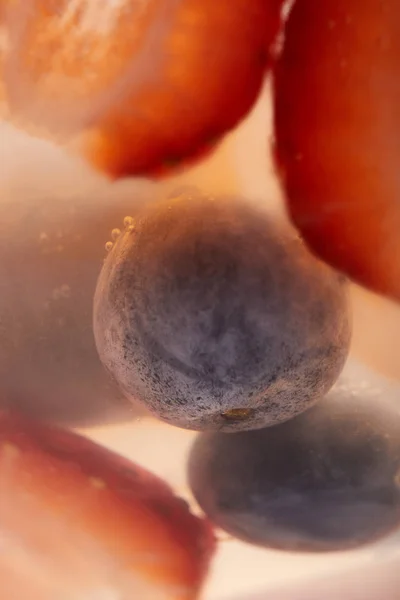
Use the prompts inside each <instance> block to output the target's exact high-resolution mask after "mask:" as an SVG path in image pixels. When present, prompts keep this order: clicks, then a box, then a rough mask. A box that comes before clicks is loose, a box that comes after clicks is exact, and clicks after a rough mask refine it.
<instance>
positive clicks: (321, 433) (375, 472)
mask: <svg viewBox="0 0 400 600" xmlns="http://www.w3.org/2000/svg"><path fill="white" fill-rule="evenodd" d="M361 383H362V382H361ZM361 383H360V385H361ZM356 391H357V390H355V391H354V390H352V389H349V390H348V391H347V392H346V393H343V392H342V393H340V392H339V391H333V392H331V394H330V395H329V397H328V398H327V399H325V400H323V401H322V402H320V403H318V404H317V405H316V406H314V407H312V408H310V409H309V410H308V411H307V412H305V413H303V414H302V415H299V416H297V417H295V418H294V419H292V420H290V421H288V422H286V423H282V424H280V425H276V426H275V427H269V428H265V429H260V430H257V431H252V432H240V433H237V434H234V435H226V434H223V433H204V434H201V435H200V436H199V437H198V438H197V440H196V441H195V444H194V446H193V449H192V451H191V455H190V460H189V479H190V484H191V488H192V490H193V493H194V495H195V497H196V499H197V501H198V503H199V504H200V506H201V507H202V508H203V510H204V511H205V513H206V514H207V515H208V516H209V517H210V518H211V519H212V520H213V521H214V522H215V523H216V524H217V525H219V526H220V527H221V528H223V529H225V530H226V531H228V532H229V533H230V534H232V535H234V536H236V537H238V538H240V539H242V540H245V541H247V542H250V543H253V544H258V545H262V546H266V547H272V548H279V549H283V550H289V551H329V550H343V549H347V548H352V547H357V546H360V545H362V544H365V543H367V542H371V541H374V540H376V539H378V538H379V537H381V536H383V535H385V534H386V533H388V532H391V531H392V530H394V529H395V528H397V527H400V408H399V407H398V406H396V405H393V406H385V403H384V398H379V397H378V398H375V399H374V401H371V400H367V399H366V398H365V397H364V396H363V394H364V393H363V392H362V390H361V394H359V397H358V398H357V399H356V398H355V394H356Z"/></svg>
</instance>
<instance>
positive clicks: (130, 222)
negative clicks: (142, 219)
mask: <svg viewBox="0 0 400 600" xmlns="http://www.w3.org/2000/svg"><path fill="white" fill-rule="evenodd" d="M134 224H135V220H134V218H133V217H130V216H127V217H124V227H132V225H134Z"/></svg>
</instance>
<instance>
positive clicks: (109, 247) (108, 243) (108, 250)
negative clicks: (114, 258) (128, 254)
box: [105, 242, 114, 252]
mask: <svg viewBox="0 0 400 600" xmlns="http://www.w3.org/2000/svg"><path fill="white" fill-rule="evenodd" d="M113 246H114V244H113V243H112V242H107V243H106V245H105V249H106V252H110V250H112V248H113Z"/></svg>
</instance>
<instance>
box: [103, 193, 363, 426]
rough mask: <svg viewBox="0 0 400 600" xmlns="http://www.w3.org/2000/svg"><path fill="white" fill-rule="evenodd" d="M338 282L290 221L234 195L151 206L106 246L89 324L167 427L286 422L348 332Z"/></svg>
mask: <svg viewBox="0 0 400 600" xmlns="http://www.w3.org/2000/svg"><path fill="white" fill-rule="evenodd" d="M350 330H351V326H350V316H349V307H348V296H347V286H346V282H345V281H344V279H343V277H341V276H340V275H338V274H337V273H335V272H334V271H332V270H331V269H329V268H328V267H327V266H325V265H324V264H322V263H321V262H319V261H318V260H317V259H315V258H314V257H313V256H312V255H311V254H309V252H308V251H307V250H306V248H305V246H304V245H303V243H302V242H301V240H300V239H299V238H298V236H297V235H295V234H294V233H293V232H292V230H290V229H288V228H286V226H283V225H278V224H277V223H276V222H274V221H273V220H271V219H270V218H269V217H268V215H267V214H266V213H265V211H263V210H261V209H256V208H255V207H254V206H252V205H250V204H249V203H246V202H244V201H241V200H238V199H234V198H220V199H214V198H210V197H206V196H202V195H201V194H199V193H198V194H195V193H188V192H183V193H181V194H180V195H179V196H178V197H177V198H175V199H168V200H167V201H162V202H159V203H154V204H152V205H151V206H149V207H147V208H146V210H145V211H144V212H142V213H141V214H140V216H139V218H138V219H137V222H136V224H135V226H132V225H131V226H130V227H128V228H127V229H126V230H125V231H124V232H123V233H122V235H121V236H120V237H119V239H118V241H117V243H116V244H115V245H114V247H113V249H112V251H111V252H110V254H109V256H108V258H107V261H106V263H105V265H104V267H103V269H102V272H101V274H100V277H99V280H98V284H97V289H96V294H95V300H94V333H95V339H96V344H97V349H98V352H99V355H100V358H101V360H102V361H103V363H104V365H105V367H106V368H107V370H108V371H109V372H110V373H111V374H112V376H113V377H114V378H115V380H116V381H117V382H118V383H119V385H120V386H121V389H122V390H123V391H124V392H125V394H126V395H127V396H128V397H131V398H134V399H137V400H139V401H140V402H142V403H144V404H145V405H146V407H147V408H149V409H150V411H151V412H152V413H153V414H155V415H156V416H158V417H159V418H161V419H163V420H164V421H166V422H169V423H171V424H173V425H177V426H179V427H184V428H189V429H195V430H209V429H216V430H224V431H237V430H243V429H254V428H259V427H264V426H266V425H273V424H275V423H278V422H281V421H285V420H287V419H289V418H291V417H293V416H294V415H296V414H298V413H300V412H302V411H304V410H305V409H307V408H308V407H309V406H310V405H312V404H313V403H314V402H316V401H317V399H318V398H320V397H322V396H323V395H324V393H325V392H326V391H327V390H328V389H329V388H330V387H331V386H332V385H333V383H334V382H335V380H336V379H337V377H338V375H339V373H340V372H341V370H342V367H343V364H344V362H345V359H346V357H347V353H348V347H349V340H350Z"/></svg>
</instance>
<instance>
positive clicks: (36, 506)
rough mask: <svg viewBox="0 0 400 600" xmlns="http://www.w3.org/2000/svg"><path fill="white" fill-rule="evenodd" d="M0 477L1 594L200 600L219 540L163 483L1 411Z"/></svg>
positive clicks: (79, 441)
mask: <svg viewBox="0 0 400 600" xmlns="http://www.w3.org/2000/svg"><path fill="white" fill-rule="evenodd" d="M0 478H1V503H0V531H1V543H2V552H1V554H0V575H1V590H2V591H1V593H2V597H4V598H10V599H11V598H12V599H13V600H26V599H27V598H29V599H30V600H31V599H34V600H36V599H37V600H39V599H40V600H55V598H69V599H75V598H83V597H84V598H89V597H90V598H92V597H93V598H114V597H115V598H117V597H118V598H120V599H121V600H131V599H132V598H140V599H141V600H155V599H157V600H189V599H190V600H191V599H194V598H197V594H198V591H199V589H200V587H201V583H202V581H203V578H204V576H205V574H206V572H207V568H208V563H209V560H210V557H211V555H212V553H213V549H214V537H213V534H212V532H211V529H210V527H209V526H208V524H207V523H206V522H205V521H203V520H201V519H199V518H197V517H195V516H193V515H192V514H191V513H190V512H189V510H188V508H187V506H186V505H185V503H184V502H183V501H182V500H181V499H179V498H177V497H176V496H174V495H173V493H172V491H171V489H170V488H169V487H168V486H167V484H165V483H164V482H162V481H161V480H160V479H158V478H157V477H155V476H153V475H151V474H150V473H148V472H147V471H144V470H143V469H141V468H140V467H138V466H136V465H133V464H132V463H130V462H129V461H126V460H124V459H122V458H120V457H119V456H118V455H114V454H112V453H110V452H109V451H106V450H104V449H103V448H101V447H99V446H97V445H95V444H94V443H92V442H90V441H88V440H86V439H84V438H81V437H79V436H76V435H74V434H72V433H69V432H66V431H62V430H57V429H54V428H49V427H47V428H46V427H44V426H41V425H39V424H33V423H30V422H29V421H26V420H24V419H22V418H21V417H18V416H16V415H15V414H10V413H4V412H3V413H1V415H0Z"/></svg>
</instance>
